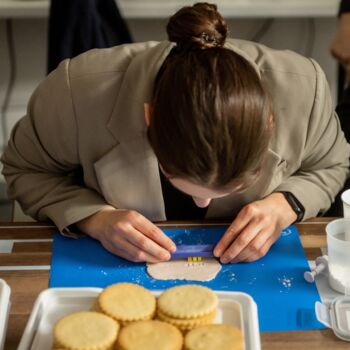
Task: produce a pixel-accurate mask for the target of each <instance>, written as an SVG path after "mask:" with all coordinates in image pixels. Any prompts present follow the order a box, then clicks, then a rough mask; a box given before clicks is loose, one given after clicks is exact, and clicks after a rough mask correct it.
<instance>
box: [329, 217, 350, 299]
mask: <svg viewBox="0 0 350 350" xmlns="http://www.w3.org/2000/svg"><path fill="white" fill-rule="evenodd" d="M349 232H350V218H349V219H348V218H346V219H337V220H334V221H331V222H330V223H329V224H328V225H327V226H326V233H327V249H328V268H329V284H330V286H331V287H332V288H333V289H334V290H336V291H338V292H340V293H343V294H347V295H349V294H350V240H349V239H348V235H349Z"/></svg>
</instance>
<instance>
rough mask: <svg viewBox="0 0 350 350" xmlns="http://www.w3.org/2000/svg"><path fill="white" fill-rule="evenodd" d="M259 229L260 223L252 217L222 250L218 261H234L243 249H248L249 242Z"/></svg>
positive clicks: (260, 227)
mask: <svg viewBox="0 0 350 350" xmlns="http://www.w3.org/2000/svg"><path fill="white" fill-rule="evenodd" d="M261 229H262V223H261V222H259V220H258V219H257V218H254V219H252V220H251V221H250V222H249V223H248V225H247V226H246V227H245V228H244V229H243V231H241V233H240V234H239V235H238V236H237V237H236V239H235V240H234V241H233V242H232V243H231V245H229V246H228V248H227V249H226V250H225V251H224V253H223V254H222V256H221V258H220V261H221V262H222V263H224V264H225V263H228V262H232V261H235V260H236V258H237V257H239V255H240V254H242V252H243V251H244V250H246V249H249V247H250V245H251V242H252V241H253V240H254V238H255V237H256V236H257V235H258V233H259V232H260V230H261Z"/></svg>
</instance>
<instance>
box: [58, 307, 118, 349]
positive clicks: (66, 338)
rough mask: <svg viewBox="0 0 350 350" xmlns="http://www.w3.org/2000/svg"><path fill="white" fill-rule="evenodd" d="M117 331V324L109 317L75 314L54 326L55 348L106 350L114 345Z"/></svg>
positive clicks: (97, 314) (91, 313) (85, 312)
mask: <svg viewBox="0 0 350 350" xmlns="http://www.w3.org/2000/svg"><path fill="white" fill-rule="evenodd" d="M118 330H119V324H118V322H116V321H115V320H113V319H112V318H111V317H108V316H106V315H103V314H100V313H97V312H92V311H81V312H75V313H72V314H69V315H67V316H65V317H63V318H61V319H60V320H59V321H58V322H57V323H56V324H55V326H54V344H55V348H64V349H68V350H70V349H74V350H90V349H96V350H108V349H110V348H111V346H113V344H114V343H115V341H116V339H117V335H118Z"/></svg>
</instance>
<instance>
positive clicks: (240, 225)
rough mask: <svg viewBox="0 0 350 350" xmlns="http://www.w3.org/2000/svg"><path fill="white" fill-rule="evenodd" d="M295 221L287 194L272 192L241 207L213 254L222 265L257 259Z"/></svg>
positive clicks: (295, 216) (294, 214)
mask: <svg viewBox="0 0 350 350" xmlns="http://www.w3.org/2000/svg"><path fill="white" fill-rule="evenodd" d="M296 218H297V215H296V213H295V212H294V210H293V209H292V208H291V206H290V205H289V203H288V202H287V200H286V199H285V197H284V195H283V194H282V193H278V192H276V193H272V194H271V195H269V196H267V197H265V198H264V199H261V200H258V201H256V202H253V203H250V204H248V205H246V206H245V207H243V208H242V210H241V211H240V212H239V213H238V215H237V217H236V218H235V220H234V221H233V222H232V224H231V226H230V227H229V228H228V230H227V231H226V232H225V234H224V235H223V237H222V238H221V240H220V241H219V242H218V244H217V245H216V247H215V249H214V255H215V256H216V257H218V258H220V261H221V262H222V263H223V264H226V263H237V262H242V261H244V262H249V261H254V260H258V259H260V258H261V257H263V256H264V255H265V254H266V253H267V252H268V250H269V249H270V247H271V245H272V244H273V243H274V242H275V241H276V240H277V239H278V238H279V236H280V234H281V231H282V230H283V229H284V228H286V227H288V226H289V225H291V224H292V223H293V222H294V221H295V220H296Z"/></svg>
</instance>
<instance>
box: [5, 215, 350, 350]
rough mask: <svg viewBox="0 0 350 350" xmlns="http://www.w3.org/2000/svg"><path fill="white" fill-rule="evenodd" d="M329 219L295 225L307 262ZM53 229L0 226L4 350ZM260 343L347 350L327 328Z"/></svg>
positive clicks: (38, 285) (41, 275) (26, 309)
mask: <svg viewBox="0 0 350 350" xmlns="http://www.w3.org/2000/svg"><path fill="white" fill-rule="evenodd" d="M330 220H331V219H330V218H315V219H312V220H309V221H307V222H304V223H301V224H298V225H297V226H298V230H299V233H300V236H301V239H302V244H303V246H304V248H305V251H306V255H307V257H308V259H309V260H314V259H315V258H316V257H317V256H319V255H321V251H320V248H321V247H325V246H326V237H325V230H324V228H325V225H326V223H327V222H329V221H330ZM187 224H188V223H187ZM176 225H178V226H182V225H186V224H185V223H182V224H178V223H177V224H176ZM164 226H166V225H164ZM55 230H56V229H55V227H54V226H50V225H45V224H37V223H28V224H26V223H21V224H13V223H9V224H7V223H2V224H0V239H1V240H15V241H14V242H13V248H12V252H11V253H0V277H1V278H3V279H4V280H5V281H6V282H7V283H8V284H9V286H10V287H11V303H12V306H11V312H10V318H9V323H8V329H7V338H6V342H5V350H12V349H13V350H14V349H16V348H17V346H18V343H19V340H20V338H21V335H22V332H23V330H24V327H25V325H26V322H27V320H28V317H29V314H30V312H31V309H32V307H33V303H34V301H35V299H36V297H37V296H38V294H39V293H40V291H42V290H44V289H46V288H47V287H48V281H49V274H50V273H49V270H48V267H49V265H50V258H51V249H52V244H51V241H50V240H51V238H52V233H53V232H54V231H55ZM22 240H28V241H26V242H23V241H22ZM37 240H41V241H40V242H39V241H37ZM11 266H16V267H18V269H17V270H13V267H11ZM23 266H36V267H39V268H42V270H38V269H37V270H33V269H32V268H31V267H29V269H27V270H20V268H21V267H23ZM4 269H11V270H7V271H6V270H4ZM261 341H262V349H263V350H281V349H283V350H291V349H298V350H303V349H307V350H312V349H317V350H329V349H332V350H338V349H339V350H340V349H348V350H349V349H350V344H349V343H347V342H344V341H341V340H339V339H338V338H336V337H335V336H334V334H333V332H332V330H329V329H326V330H316V331H293V332H265V333H261Z"/></svg>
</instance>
